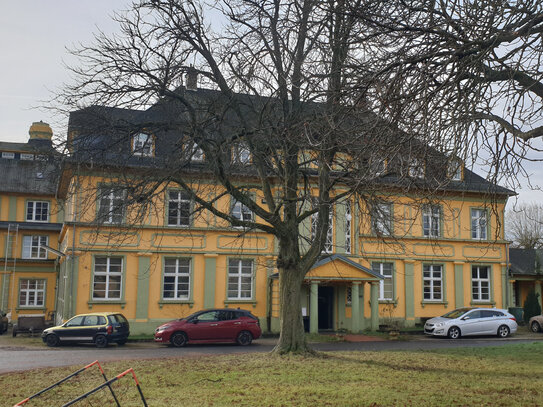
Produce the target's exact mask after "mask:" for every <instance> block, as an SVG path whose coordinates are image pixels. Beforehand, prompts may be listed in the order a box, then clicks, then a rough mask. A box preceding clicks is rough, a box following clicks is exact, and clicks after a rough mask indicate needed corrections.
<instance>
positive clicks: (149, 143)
mask: <svg viewBox="0 0 543 407" xmlns="http://www.w3.org/2000/svg"><path fill="white" fill-rule="evenodd" d="M153 144H154V143H153V136H152V135H150V134H147V133H137V134H135V135H134V136H133V137H132V153H133V154H134V155H137V156H140V157H152V156H153V155H154V145H153Z"/></svg>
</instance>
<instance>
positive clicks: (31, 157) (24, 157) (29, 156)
mask: <svg viewBox="0 0 543 407" xmlns="http://www.w3.org/2000/svg"><path fill="white" fill-rule="evenodd" d="M21 160H34V154H25V153H21Z"/></svg>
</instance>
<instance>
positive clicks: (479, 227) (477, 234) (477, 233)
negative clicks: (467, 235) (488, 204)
mask: <svg viewBox="0 0 543 407" xmlns="http://www.w3.org/2000/svg"><path fill="white" fill-rule="evenodd" d="M487 236H488V212H487V211H486V209H479V208H471V238H472V239H474V240H486V239H487V238H488V237H487Z"/></svg>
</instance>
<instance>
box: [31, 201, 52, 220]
mask: <svg viewBox="0 0 543 407" xmlns="http://www.w3.org/2000/svg"><path fill="white" fill-rule="evenodd" d="M38 207H40V209H38ZM44 210H45V219H43V212H44ZM25 218H26V220H27V222H49V201H26V214H25Z"/></svg>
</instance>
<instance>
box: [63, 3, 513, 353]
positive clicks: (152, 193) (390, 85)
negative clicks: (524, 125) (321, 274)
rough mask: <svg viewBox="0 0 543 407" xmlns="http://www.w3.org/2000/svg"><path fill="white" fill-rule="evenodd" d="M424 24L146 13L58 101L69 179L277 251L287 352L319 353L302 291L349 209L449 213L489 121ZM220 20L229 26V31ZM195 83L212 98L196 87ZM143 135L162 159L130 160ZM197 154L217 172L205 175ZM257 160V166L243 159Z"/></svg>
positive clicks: (87, 62)
mask: <svg viewBox="0 0 543 407" xmlns="http://www.w3.org/2000/svg"><path fill="white" fill-rule="evenodd" d="M393 4H396V2H393ZM400 5H401V7H400ZM396 7H398V8H396ZM387 10H388V11H387ZM208 12H211V13H208ZM400 12H401V13H402V14H396V13H400ZM423 12H424V10H423V11H420V10H415V9H413V10H411V8H410V7H408V6H406V5H405V4H404V3H403V2H398V6H394V5H390V4H388V2H373V1H364V0H357V1H330V2H321V1H310V0H308V1H303V2H300V1H279V0H275V1H273V0H270V1H263V2H252V1H247V0H226V1H222V2H210V3H209V4H208V3H206V2H205V1H202V2H199V1H196V0H192V1H191V0H189V1H174V0H170V1H160V0H153V1H141V2H136V3H135V4H134V5H133V7H132V10H131V11H130V13H128V14H126V15H120V16H117V19H118V21H119V23H120V26H121V28H122V32H121V33H120V34H119V35H116V36H111V37H108V36H106V35H103V34H99V35H98V36H97V37H96V40H95V43H94V44H92V45H89V46H83V47H82V48H80V49H79V50H78V51H76V52H75V53H76V54H77V55H78V56H79V57H80V61H81V65H80V66H79V67H75V68H73V70H72V71H73V73H74V75H75V82H74V84H73V85H70V86H67V87H66V89H65V90H64V92H63V93H62V94H61V95H59V100H60V102H61V104H62V105H63V106H64V108H65V109H67V110H68V111H73V110H78V111H77V112H75V113H73V114H72V116H71V123H70V134H69V138H68V144H67V146H68V150H69V154H70V158H69V161H68V165H69V167H70V166H71V168H72V169H73V170H74V171H75V169H76V168H79V166H80V165H81V164H83V163H84V164H85V165H87V166H89V165H90V167H91V168H92V169H93V171H94V173H98V171H99V169H100V168H101V170H102V171H103V173H102V175H103V176H104V177H106V176H110V177H111V178H112V179H114V180H115V183H116V184H117V185H119V187H118V188H119V190H120V191H121V192H119V193H118V194H117V195H115V192H114V191H111V190H109V189H108V190H105V191H98V192H99V193H100V192H102V193H104V194H105V193H107V196H106V198H107V199H109V201H108V202H112V201H113V199H114V198H115V197H116V198H117V200H118V201H119V202H122V203H123V204H133V205H134V206H135V207H136V208H139V209H137V210H136V211H132V213H133V214H134V213H135V214H139V215H140V216H144V215H145V214H146V213H147V209H146V208H145V205H146V204H148V203H150V204H152V203H153V202H154V201H156V200H157V199H158V197H160V196H164V195H163V194H164V191H165V190H166V189H167V188H168V185H172V184H174V185H176V186H177V187H179V188H181V189H182V190H183V191H184V192H185V193H186V194H188V197H189V198H190V200H191V201H192V202H194V212H195V213H197V212H202V213H204V212H205V213H210V214H212V215H213V216H215V217H217V218H220V219H222V220H224V221H225V222H228V224H230V225H233V226H237V227H240V228H242V229H240V234H243V233H250V232H251V231H255V230H258V231H263V232H266V233H269V234H271V235H273V236H274V237H275V238H276V239H277V242H278V255H277V268H278V269H279V274H280V303H281V314H280V317H281V335H280V339H279V342H278V344H277V347H276V352H279V353H286V352H308V351H310V349H309V348H308V346H307V343H306V341H305V336H304V331H303V323H302V315H301V305H300V304H301V303H300V287H301V285H302V283H303V280H304V276H305V275H306V274H307V272H308V271H309V270H310V269H311V267H312V266H313V265H314V264H315V262H316V261H317V260H318V259H319V258H320V257H321V256H322V254H323V252H325V250H324V249H325V245H326V244H327V231H328V227H329V219H330V210H331V208H332V207H333V205H334V203H336V202H342V203H345V202H346V203H347V204H349V205H351V204H352V205H353V208H354V207H355V203H356V208H359V209H360V210H365V211H367V212H370V211H372V210H375V208H379V207H380V206H379V204H380V203H381V201H382V197H383V194H385V195H386V194H387V193H401V194H406V193H408V194H410V196H418V197H420V198H419V199H420V201H421V203H423V202H424V203H428V202H431V201H432V200H435V199H439V197H440V196H441V195H440V194H441V193H443V191H444V190H445V188H446V186H447V182H448V181H447V179H448V178H447V176H446V172H447V167H448V164H449V162H448V161H447V160H448V158H447V157H449V156H450V157H454V156H462V155H464V156H465V155H466V154H467V152H468V151H470V150H469V147H470V146H472V147H473V146H476V144H477V142H478V141H477V140H479V139H478V138H477V137H474V138H472V136H471V133H470V132H469V131H468V129H469V130H470V131H471V130H473V129H474V127H473V126H474V125H472V123H474V122H473V120H475V123H482V122H481V120H482V119H481V118H477V117H474V116H473V114H472V111H471V110H469V109H463V107H473V106H475V105H474V104H473V103H472V104H470V105H466V103H467V100H464V99H463V98H462V97H460V98H459V99H458V94H459V92H458V87H459V86H460V85H461V84H463V83H464V81H468V80H469V79H470V76H469V75H468V76H467V77H466V79H462V78H460V79H455V77H453V71H452V70H451V67H450V64H447V60H448V59H451V58H452V59H453V60H456V59H458V57H457V56H456V54H455V52H453V51H448V50H447V51H444V52H445V54H447V55H449V54H450V55H449V56H447V55H445V56H443V57H442V59H438V60H437V62H435V63H434V60H433V58H437V55H440V54H439V50H441V49H442V48H441V47H444V46H445V45H447V41H438V42H436V43H433V42H431V41H434V40H433V37H432V35H434V32H433V31H434V30H433V29H428V28H427V27H426V26H424V25H419V22H420V24H423V23H429V22H431V18H430V17H431V16H432V15H433V13H434V12H435V13H436V16H437V15H438V14H437V10H436V11H434V10H433V9H430V10H427V11H426V12H425V13H426V14H424V15H423V16H428V18H424V19H422V20H420V19H419V16H418V15H419V14H420V13H423ZM405 13H408V14H405ZM209 15H212V16H214V17H216V16H217V15H220V16H221V20H220V22H217V21H216V22H215V24H216V25H221V24H222V25H223V26H222V27H221V30H220V31H214V30H213V29H212V28H213V25H211V24H210V23H211V20H209V18H210V17H209ZM396 17H397V18H396ZM402 18H407V19H406V20H405V22H404V23H402V22H401V21H402V20H401V19H402ZM432 18H437V17H432ZM449 23H450V22H449ZM402 27H404V28H403V29H402ZM425 27H426V28H425ZM438 31H439V30H438ZM404 34H405V36H404ZM426 34H427V35H429V36H430V37H429V38H428V40H427V41H428V42H427V43H424V42H421V41H422V40H421V38H422V39H423V40H424V39H425V37H424V36H425V35H426ZM435 35H437V34H435ZM463 46H464V47H467V45H463ZM423 51H424V52H423ZM417 52H418V54H417ZM421 52H423V53H422V54H420V53H421ZM391 58H394V59H391ZM455 58H456V59H455ZM453 62H454V61H453ZM440 64H442V65H440ZM441 66H443V68H441ZM453 66H454V67H455V69H456V65H455V64H454V63H453ZM454 72H456V71H454ZM195 73H197V74H199V76H200V78H201V82H200V83H201V85H203V86H204V87H205V88H207V89H208V90H205V91H203V90H199V91H191V90H190V89H187V88H185V87H182V85H183V78H184V77H185V76H186V75H187V74H189V76H190V75H194V74H195ZM470 75H471V74H470ZM481 82H482V83H481ZM452 84H454V85H452ZM483 84H484V81H481V80H479V81H478V80H475V79H473V85H471V87H470V88H469V89H470V92H471V94H475V93H476V92H477V91H478V89H482V90H485V91H486V92H491V90H492V88H491V87H490V86H487V88H485V87H484V86H483ZM481 87H482V88H481ZM453 90H454V91H455V92H456V93H454V94H449V93H448V92H452V91H453ZM460 94H461V95H463V93H462V92H460ZM490 96H492V95H490ZM439 97H442V98H443V100H442V101H440V100H439ZM485 97H486V96H485V95H484V92H483V94H480V98H479V99H478V100H477V102H480V103H482V104H484V103H486V102H485V101H486V99H485ZM409 100H410V101H411V103H407V102H408V101H409ZM440 108H441V109H442V110H443V111H440V110H439V109H440ZM138 110H139V111H140V112H141V111H143V112H144V114H137V113H136V112H137V111H138ZM436 112H438V114H437V115H436ZM460 113H461V114H460ZM455 115H457V116H455ZM468 116H470V117H468ZM485 120H487V118H485ZM436 124H438V125H439V126H436V127H433V126H435V125H436ZM475 128H476V129H479V130H480V129H482V128H484V126H478V125H475ZM459 129H461V130H465V131H464V132H461V133H459V132H458V130H459ZM143 130H146V131H148V132H152V133H153V134H156V135H157V137H156V143H157V144H156V148H157V153H156V159H154V160H146V159H145V158H144V157H142V156H141V154H140V155H139V156H138V157H136V156H134V155H132V156H123V154H125V153H126V148H125V147H124V146H126V143H130V140H131V136H132V135H133V134H135V133H137V132H138V131H143ZM481 131H482V130H481ZM113 134H114V135H115V136H112V135H113ZM498 134H501V133H500V132H497V133H496V136H495V137H494V138H493V139H492V140H499V137H498ZM100 135H107V136H106V137H105V138H106V139H107V140H102V139H100ZM414 135H416V137H415V136H414ZM102 138H104V137H103V136H102ZM506 140H508V139H506ZM515 140H517V139H515ZM161 143H162V144H161ZM485 143H490V144H489V146H490V145H492V146H494V144H493V142H492V141H490V140H488V141H485ZM506 147H507V148H506ZM198 148H199V149H201V150H202V152H203V154H204V156H205V157H206V160H205V162H204V163H199V164H197V165H196V164H195V163H194V160H192V156H193V154H194V153H195V152H196V151H197V149H198ZM496 148H498V153H499V154H497V157H500V156H501V154H502V153H501V152H502V150H503V149H504V148H506V149H511V148H512V146H509V145H504V143H502V142H501V141H500V143H499V144H496ZM244 150H246V151H248V152H249V153H250V157H251V159H250V162H248V161H244V160H239V159H238V158H239V157H241V155H240V156H239V157H236V155H235V154H234V155H232V153H231V152H232V151H238V153H239V154H242V152H243V151H244ZM503 151H505V150H503ZM123 152H124V153H123ZM444 154H447V155H446V156H445V155H444ZM123 157H124V158H125V159H122V158H123ZM498 162H499V161H496V163H498ZM384 163H386V169H385V167H384ZM421 169H422V174H424V173H426V176H421ZM210 181H211V182H210ZM219 186H220V187H219ZM256 190H259V191H261V192H262V194H263V196H264V199H263V200H257V199H255V191H256ZM415 192H416V193H415ZM488 192H489V194H491V193H492V191H488ZM223 196H231V197H232V199H234V200H235V201H236V202H240V203H241V204H243V206H244V207H245V208H247V209H248V211H250V212H251V213H252V214H253V216H251V217H249V216H247V217H244V216H241V217H240V216H233V214H232V212H231V211H230V210H229V208H223V207H220V206H219V205H218V202H219V201H220V199H221V197H223ZM98 197H99V199H100V195H98ZM104 199H105V198H104ZM372 208H373V209H372ZM112 212H114V211H112ZM98 214H99V215H104V216H105V217H107V218H108V219H109V220H111V219H114V218H113V217H114V216H119V213H118V212H114V213H108V212H107V211H105V212H104V213H101V212H100V211H99V213H98ZM120 218H122V216H121V217H120ZM132 219H133V221H134V223H137V219H136V218H134V217H132ZM308 225H309V226H308ZM304 227H305V228H308V227H309V229H310V233H304V231H303V229H304ZM385 232H386V230H385ZM307 236H309V237H307Z"/></svg>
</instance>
